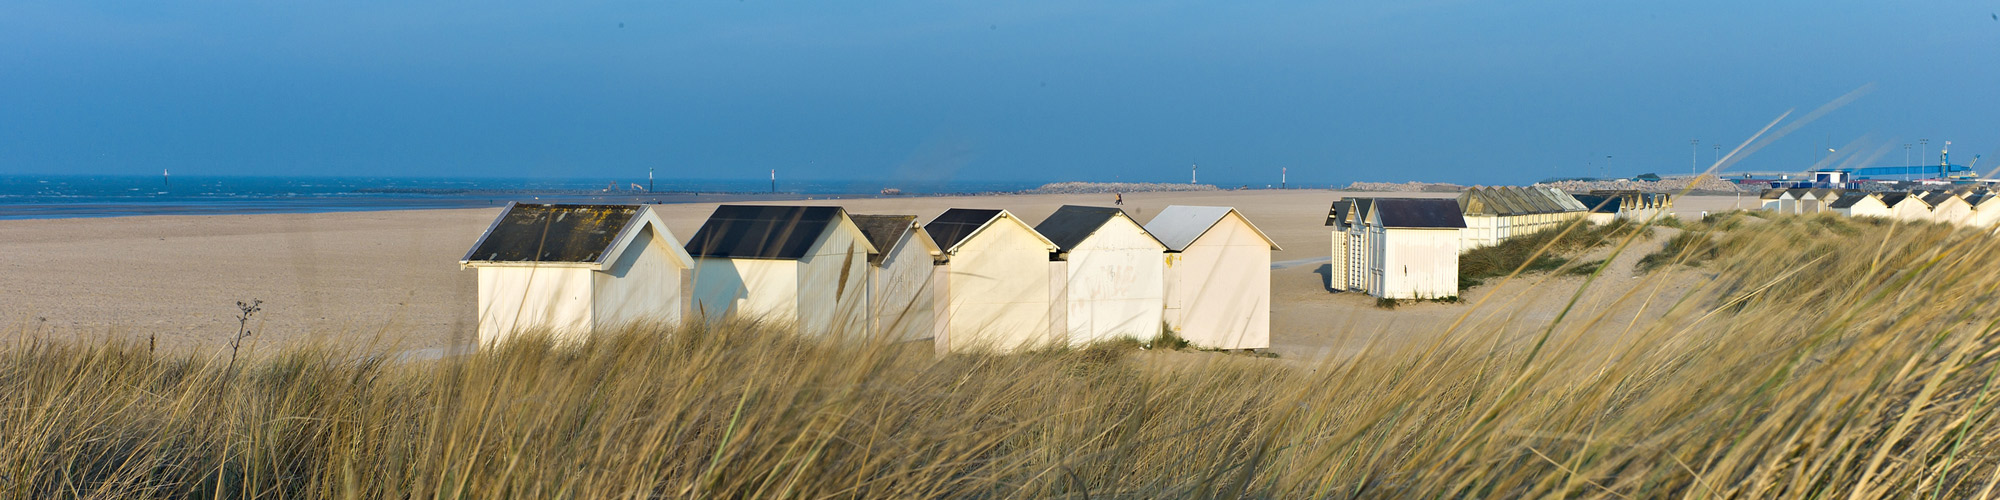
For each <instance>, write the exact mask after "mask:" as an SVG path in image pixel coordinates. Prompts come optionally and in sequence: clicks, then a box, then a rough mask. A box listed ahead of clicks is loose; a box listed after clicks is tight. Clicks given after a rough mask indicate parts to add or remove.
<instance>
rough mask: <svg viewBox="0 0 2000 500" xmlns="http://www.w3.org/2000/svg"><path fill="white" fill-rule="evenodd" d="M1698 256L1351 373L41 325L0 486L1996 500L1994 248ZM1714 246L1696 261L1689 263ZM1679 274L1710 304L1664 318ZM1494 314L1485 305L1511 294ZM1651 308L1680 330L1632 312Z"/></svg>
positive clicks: (1901, 241)
mask: <svg viewBox="0 0 2000 500" xmlns="http://www.w3.org/2000/svg"><path fill="white" fill-rule="evenodd" d="M1686 231H1687V232H1688V233H1689V234H1701V235H1705V236H1704V237H1705V238H1707V239H1703V240H1695V239H1690V240H1689V243H1702V244H1684V245H1680V246H1679V247H1678V248H1679V249H1681V250H1683V251H1682V252H1681V254H1680V255H1673V254H1671V253H1667V254H1663V255H1662V256H1660V257H1659V258H1658V259H1656V260H1658V261H1659V262H1658V263H1657V264H1655V268H1654V269H1653V270H1652V271H1650V272H1646V273H1643V274H1638V275H1636V276H1621V277H1619V278H1620V279H1618V280H1616V285H1615V286H1614V285H1612V284H1611V282H1612V280H1607V279H1603V278H1604V276H1602V275H1603V274H1609V273H1619V272H1623V273H1626V274H1627V275H1630V274H1631V270H1629V269H1628V270H1618V269H1604V268H1602V267H1604V266H1600V269H1597V270H1596V271H1595V272H1594V273H1591V274H1590V275H1589V277H1588V278H1587V280H1586V282H1585V284H1584V285H1583V288H1581V289H1575V288H1574V287H1565V288H1562V289H1561V290H1552V291H1551V292H1550V293H1560V294H1564V295H1565V296H1569V295H1570V294H1574V296H1577V297H1581V296H1584V295H1611V296H1615V297H1616V302H1618V303H1619V304H1620V305H1622V306H1627V307H1607V308H1590V307H1582V306H1579V307H1575V308H1571V309H1567V310H1565V311H1563V313H1562V314H1561V315H1559V316H1557V317H1556V318H1554V319H1553V320H1551V321H1548V322H1547V323H1546V324H1544V325H1543V326H1542V327H1541V328H1537V329H1532V330H1526V331H1523V330H1522V329H1519V328H1509V327H1505V326H1503V325H1498V324H1494V325H1488V324H1480V323H1478V322H1461V323H1460V324H1456V325H1453V326H1452V327H1451V328H1450V329H1448V330H1444V331H1437V332H1385V333H1388V334H1392V335H1395V336H1399V337H1401V338H1406V339H1414V340H1408V341H1401V342H1388V341H1382V342H1377V343H1375V344H1374V345H1371V346H1370V347H1369V348H1367V349H1366V350H1364V351H1362V352H1360V353H1359V354H1357V355H1352V356H1344V357H1340V358H1335V359H1324V360H1305V359H1291V358H1283V359H1267V358H1261V357H1251V356H1239V355H1231V354H1223V353H1208V352H1195V351H1169V350H1165V349H1154V350H1141V349H1138V348H1137V347H1133V346H1132V344H1130V343H1121V344H1107V345H1101V346H1094V347H1089V348H1081V349H1060V350H1047V351H1040V352H1032V353H1025V354H1016V355H976V354H959V355H949V356H937V355H936V354H934V353H933V352H932V351H931V350H930V349H929V348H928V347H927V346H920V345H907V344H904V345H896V344H882V343H873V342H862V341H831V340H810V339H798V338H792V337H789V336H786V335H781V334H774V333H769V332H768V331H767V329H763V328H759V327H757V326H756V325H723V326H718V327H714V328H692V329H677V328H667V327H647V326H635V327H632V328H629V329H626V330H623V331H618V332H603V333H602V334H601V335H599V336H597V337H596V338H595V339H594V340H591V341H589V342H586V343H582V344H580V345H551V344H550V343H549V342H546V341H539V340H535V339H526V340H521V341H514V342H510V343H507V344H505V345H501V346H498V347H496V348H492V349H487V350H483V351H481V352H478V353H476V354H470V355H465V356H456V357H449V358H445V359H442V360H431V361H397V360H396V358H394V357H393V356H389V355H384V354H371V353H367V352H354V351H352V350H340V349H329V348H312V347H291V348H286V349H284V350H282V351H278V352H264V353H257V352H246V353H245V354H244V356H245V358H244V359H243V360H241V361H237V362H235V363H233V364H232V363H231V362H230V360H229V354H228V353H227V352H223V353H221V354H219V355H200V356H195V355H185V354H176V355H168V354H155V353H152V352H150V351H149V350H148V349H147V346H146V345H144V344H143V343H118V342H112V343H95V342H93V343H87V344H85V343H78V342H75V341H58V340H46V339H43V338H42V336H43V335H42V334H41V333H38V331H35V330H28V331H21V332H17V333H16V334H15V335H13V336H12V340H11V341H10V342H9V343H8V344H7V345H6V346H5V347H4V348H0V495H4V496H6V497H10V498H76V497H90V498H147V497H174V498H407V497H422V498H656V497H668V498H715V497H755V498H900V497H1030V498H1178V497H1192V498H1211V497H1230V498H1238V497H1266V498H1305V497H1309V498H1328V497H1339V498H1352V497H1367V498H1409V497H1423V498H1463V497H1592V498H1638V497H1647V498H1658V497H1681V498H1776V497H1793V498H1798V497H1817V498H1834V497H1842V498H1885V497H1895V498H1981V497H1986V496H1988V495H1990V494H1992V493H1993V490H1994V485H1995V484H1996V481H2000V453H1996V451H1995V450H2000V423H1996V418H1995V417H2000V411H1995V408H1994V406H1995V402H1996V400H2000V394H1995V393H1994V381H1995V380H1996V376H2000V336H1997V335H1996V334H1995V331H1996V327H2000V309H1996V308H1995V307H1993V304H1994V300H1995V295H1996V289H2000V273H1995V272H1994V271H1993V270H1994V269H2000V254H1996V251H1997V250H2000V244H1996V243H2000V240H1996V239H1995V238H1994V237H1993V236H1991V235H1989V234H1987V233H1986V232H1983V231H1978V230H1971V229H1954V228H1952V227H1947V226H1939V225H1929V224H1907V223H1904V224H1893V223H1878V222H1870V221H1861V220H1848V219H1838V218H1831V217H1774V218H1772V219H1770V220H1761V219H1760V220H1757V221H1754V222H1744V221H1740V220H1737V219H1736V218H1731V217H1718V218H1715V219H1713V220H1711V221H1708V222H1704V223H1698V224H1697V223H1691V224H1689V225H1688V226H1687V229H1686ZM1632 234H1638V233H1637V232H1629V231H1628V232H1616V233H1607V235H1606V236H1605V237H1606V238H1607V239H1608V242H1607V243H1606V244H1608V245H1613V246H1614V248H1619V249H1623V248H1625V246H1626V245H1627V244H1629V242H1630V241H1632V240H1633V239H1634V238H1632V237H1631V235H1632ZM1690 238H1694V237H1690ZM1560 241H1565V240H1564V238H1561V237H1558V238H1555V239H1552V240H1549V241H1547V242H1545V244H1553V243H1554V242H1560ZM1704 242H1705V243H1704ZM1709 249H1714V250H1715V251H1714V252H1713V254H1712V255H1710V254H1709V253H1707V252H1708V250H1709ZM1542 250H1546V249H1542ZM1696 253H1700V256H1699V258H1701V259H1704V260H1705V261H1704V262H1703V263H1701V265H1700V266H1688V265H1684V264H1681V263H1678V261H1680V260H1685V258H1686V257H1689V256H1694V255H1695V254H1696ZM1496 279H1508V278H1506V277H1500V278H1496ZM1676 280H1678V281H1676ZM1676 282H1682V283H1684V282H1694V283H1697V285H1695V286H1694V287H1693V288H1692V289H1691V290H1690V291H1685V292H1674V293H1669V292H1668V290H1670V289H1671V288H1672V287H1669V286H1666V285H1668V284H1671V283H1676ZM1496 288H1497V287H1496ZM1484 295H1486V294H1485V293H1480V292H1474V293H1471V294H1468V296H1467V297H1466V301H1467V302H1468V303H1467V304H1465V305H1461V306H1457V307H1462V308H1465V309H1467V310H1478V309H1479V308H1485V307H1498V305H1499V304H1505V303H1506V301H1505V300H1487V299H1488V297H1485V296H1484ZM1576 302H1577V303H1581V302H1582V301H1576ZM1634 305H1637V309H1642V310H1645V311H1649V313H1647V314H1648V315H1647V316H1646V317H1647V318H1653V317H1658V318H1660V319H1658V320H1652V319H1647V320H1644V321H1638V320H1635V319H1634V318H1635V317H1634V316H1629V315H1627V316H1620V315H1616V314H1613V312H1614V311H1624V310H1630V309H1633V307H1629V306H1634ZM1661 311H1664V314H1663V315H1662V314H1661ZM1468 317H1471V316H1470V315H1468ZM1277 334H1278V335H1283V333H1282V332H1278V333H1277Z"/></svg>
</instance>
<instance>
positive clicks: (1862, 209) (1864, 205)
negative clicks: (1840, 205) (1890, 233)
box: [1841, 196, 1892, 217]
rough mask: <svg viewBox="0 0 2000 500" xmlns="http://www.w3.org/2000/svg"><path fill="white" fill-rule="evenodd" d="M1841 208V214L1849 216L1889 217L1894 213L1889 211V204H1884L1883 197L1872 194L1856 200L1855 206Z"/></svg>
mask: <svg viewBox="0 0 2000 500" xmlns="http://www.w3.org/2000/svg"><path fill="white" fill-rule="evenodd" d="M1841 210H1843V212H1842V213H1841V215H1846V216H1849V217H1889V216H1890V215H1892V213H1891V212H1890V211H1889V206H1888V205H1883V204H1882V199H1881V198H1876V197H1872V196H1871V197H1868V198H1863V199H1861V200H1860V201H1856V202H1854V205H1853V206H1850V207H1847V208H1844V209H1841Z"/></svg>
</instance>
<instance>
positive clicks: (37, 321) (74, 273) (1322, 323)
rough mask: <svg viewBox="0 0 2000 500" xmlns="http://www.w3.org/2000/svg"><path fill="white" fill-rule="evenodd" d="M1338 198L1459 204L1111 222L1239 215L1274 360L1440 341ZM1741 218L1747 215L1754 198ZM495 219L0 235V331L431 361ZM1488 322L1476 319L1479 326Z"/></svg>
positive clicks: (1432, 307) (1270, 205)
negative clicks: (1355, 231)
mask: <svg viewBox="0 0 2000 500" xmlns="http://www.w3.org/2000/svg"><path fill="white" fill-rule="evenodd" d="M1347 195H1353V196H1378V197H1430V198H1436V197H1452V196H1454V194H1453V193H1342V192H1335V191H1326V190H1289V191H1270V190H1260V191H1218V192H1190V193H1128V194H1126V195H1125V200H1126V203H1125V207H1124V208H1125V209H1126V210H1127V211H1128V212H1129V213H1131V214H1132V216H1133V218H1135V219H1138V220H1141V221H1145V220H1150V219H1151V218H1152V215H1153V214H1157V213H1158V212H1159V211H1160V209H1162V208H1165V207H1166V206H1167V205H1175V204H1179V205H1223V206H1234V207H1237V208H1238V209H1239V210H1241V211H1242V212H1243V213H1244V214H1245V215H1247V216H1249V217H1250V219H1251V220H1252V221H1253V222H1255V223H1256V224H1257V225H1258V226H1259V227H1260V228H1262V229H1263V230H1264V231H1265V232H1266V233H1268V234H1269V235H1270V236H1271V237H1272V239H1274V240H1276V241H1277V242H1278V244H1279V245H1280V246H1282V247H1284V249H1283V250H1281V251H1277V252H1274V253H1273V254H1272V256H1271V259H1272V261H1273V262H1274V263H1276V265H1274V266H1273V267H1274V268H1275V269H1273V270H1272V280H1271V286H1272V300H1273V307H1272V322H1273V325H1272V343H1273V351H1275V352H1278V353H1280V354H1281V355H1285V356H1288V357H1294V358H1298V357H1308V358H1309V357H1315V356H1318V355H1322V354H1340V353H1344V352H1352V351H1353V350H1355V349H1358V348H1359V347H1360V346H1363V345H1366V344H1367V343H1368V342H1370V341H1374V340H1382V339H1389V340H1394V339H1396V338H1398V337H1400V336H1403V335H1405V334H1411V335H1417V334H1421V333H1423V332H1433V331H1437V330H1441V329H1442V328H1444V327H1446V326H1448V325H1450V324H1451V323H1452V322H1453V321H1454V320H1456V319H1457V318H1458V317H1459V316H1460V315H1463V314H1464V313H1465V312H1466V311H1468V310H1470V308H1471V306H1470V305H1468V304H1415V305H1409V306H1405V307H1401V308H1398V309H1395V310H1382V309H1377V308H1375V307H1374V300H1373V299H1371V298H1368V297H1365V296H1361V295H1360V294H1352V293H1347V294H1336V293H1331V292H1329V291H1327V290H1326V280H1325V276H1324V273H1325V265H1326V262H1327V260H1326V259H1327V257H1328V255H1327V254H1328V251H1329V250H1328V237H1329V234H1328V232H1327V230H1326V227H1325V226H1324V222H1325V217H1326V210H1327V206H1328V205H1329V204H1330V203H1331V202H1332V201H1333V200H1335V199H1337V198H1339V197H1341V196H1347ZM1110 202H1111V197H1110V195H1099V194H1087V195H1002V196H968V197H912V198H879V199H862V200H830V201H828V200H811V201H791V202H778V203H787V204H794V203H796V204H835V205H841V206H845V207H847V208H848V210H849V211H850V212H853V213H861V214H909V215H917V216H919V217H920V218H921V219H922V220H928V219H930V218H931V217H934V216H936V215H937V214H939V213H941V212H943V211H944V210H946V209H949V208H953V207H963V208H1004V209H1007V210H1009V211H1012V212H1013V213H1015V214H1016V215H1018V216H1020V217H1022V218H1023V219H1025V220H1028V221H1037V222H1038V221H1040V220H1041V219H1043V218H1044V217H1047V216H1048V215H1049V214H1050V213H1052V212H1054V211H1055V209H1056V208H1057V207H1059V206H1061V205H1064V204H1079V205H1103V206H1108V205H1110ZM1738 203H1739V202H1738V200H1736V199H1734V198H1733V197H1727V196H1720V197H1689V198H1686V199H1682V200H1679V201H1677V202H1676V206H1675V210H1676V212H1678V213H1681V214H1682V215H1683V216H1684V217H1690V218H1691V217H1696V216H1698V214H1699V213H1700V212H1701V211H1722V210H1728V209H1729V208H1730V207H1731V206H1732V205H1737V204H1738ZM1740 203H1749V204H1752V205H1754V203H1755V200H1754V199H1752V200H1750V201H1748V202H1740ZM714 206H715V205H714V204H712V203H689V204H675V205H661V206H659V207H657V210H658V212H659V213H660V215H661V216H662V217H663V218H664V219H665V220H666V222H667V224H668V226H669V228H670V229H672V230H673V232H674V233H675V234H676V235H677V236H680V237H682V238H685V237H687V236H689V235H692V234H693V233H694V231H695V229H697V228H698V227H700V225H701V222H702V220H703V219H705V218H706V217H707V216H708V214H709V212H710V211H712V210H713V209H714ZM1737 206H1740V205H1737ZM498 213H499V209H497V208H485V209H456V210H409V211H383V212H347V213H316V214H260V215H207V216H138V217H112V218H93V219H42V220H7V221H0V296H4V297H6V299H5V300H4V302H0V332H6V333H9V334H11V335H23V334H39V335H55V336H66V337H86V338H88V337H95V336H104V335H110V336H121V337H128V338H138V339H146V338H148V337H154V338H157V340H158V342H159V343H160V345H161V346H162V347H163V348H170V349H198V350H201V349H219V348H222V346H224V345H225V344H226V343H227V341H228V338H229V337H230V336H231V334H233V333H234V332H235V331H236V328H237V321H236V319H235V317H234V315H235V314H236V312H237V310H236V306H235V303H236V302H237V301H239V300H244V301H247V300H251V299H260V300H263V301H264V310H263V312H261V313H259V314H258V315H257V316H256V319H255V320H254V321H253V323H252V325H253V327H254V330H255V331H256V332H257V334H256V335H255V336H254V337H252V340H253V341H255V343H256V344H258V345H262V346H274V345H284V344H295V343H307V342H328V343H333V344H338V345H372V346H377V347H383V348H392V349H433V350H435V349H442V348H448V347H451V346H455V345H463V344H466V343H469V342H470V341H471V339H472V338H473V333H472V332H473V331H474V321H475V320H474V317H473V308H474V299H475V297H476V292H475V290H474V273H473V272H472V271H468V270H460V269H459V268H458V259H459V258H460V257H462V256H463V255H464V253H465V252H466V250H467V248H469V247H470V246H471V245H472V243H473V242H474V240H476V239H477V238H478V236H479V234H480V232H482V231H484V230H485V229H486V227H487V226H488V224H489V223H490V222H491V221H492V219H493V218H494V217H495V216H496V215H497V214H498ZM1654 239H1655V240H1659V239H1661V238H1658V237H1657V236H1656V237H1655V238H1654ZM1648 251H1649V250H1648ZM1640 254H1643V253H1635V254H1632V257H1634V258H1636V255H1640ZM1618 278H1620V279H1630V278H1629V277H1618ZM1538 279H1541V278H1538ZM1534 281H1536V280H1522V281H1518V282H1515V283H1509V284H1507V285H1499V286H1487V287H1480V288H1476V289H1473V290H1470V291H1468V292H1467V293H1466V298H1467V299H1478V298H1480V297H1483V296H1485V295H1486V294H1489V293H1490V294H1492V295H1494V296H1495V297H1501V298H1504V299H1505V300H1516V299H1520V300H1524V301H1525V302H1523V303H1521V304H1517V305H1513V306H1510V307H1508V311H1509V312H1508V315H1509V316H1511V319H1510V318H1501V319H1502V320H1506V321H1533V320H1536V318H1542V320H1545V319H1546V317H1548V316H1550V315H1551V314H1552V313H1551V312H1552V311H1554V310H1558V309H1559V308H1560V307H1561V305H1562V303H1563V302H1565V301H1566V300H1567V299H1568V297H1569V295H1570V294H1569V293H1567V292H1566V291H1565V290H1574V285H1575V284H1576V283H1577V282H1579V279H1578V278H1547V279H1546V282H1543V283H1535V282H1534ZM1593 300H1595V299H1593ZM1496 304H1497V303H1496ZM1490 305H1491V304H1490ZM1490 305H1489V306H1490ZM1485 309H1492V308H1491V307H1488V308H1485ZM1485 309H1482V310H1481V313H1480V314H1491V312H1490V311H1486V310H1485ZM1475 316H1479V315H1475Z"/></svg>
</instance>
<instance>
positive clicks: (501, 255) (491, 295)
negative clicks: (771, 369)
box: [458, 203, 694, 345]
mask: <svg viewBox="0 0 2000 500" xmlns="http://www.w3.org/2000/svg"><path fill="white" fill-rule="evenodd" d="M458 265H459V268H460V269H476V270H478V272H479V278H478V279H479V307H478V311H479V343H480V344H481V345H491V344H494V343H497V342H500V341H502V340H505V339H507V338H508V337H511V336H513V335H514V334H515V333H517V332H525V331H533V330H545V331H547V332H548V333H549V334H551V335H553V336H555V338H558V339H563V340H582V339H584V338H586V337H588V336H589V335H590V333H591V332H593V331H596V330H603V329H607V328H615V327H618V326H620V325H625V324H633V323H642V322H656V323H663V324H674V323H679V322H680V321H681V316H682V311H683V310H685V308H686V304H685V300H686V297H687V293H686V290H685V288H686V286H687V282H686V278H687V276H688V275H689V274H688V270H689V269H691V268H693V267H694V261H693V259H690V258H689V257H688V254H687V252H686V251H685V250H682V249H681V243H680V241H679V240H676V239H675V238H674V235H673V233H672V232H671V231H668V230H667V226H666V224H664V223H662V222H660V217H659V216H658V215H655V214H654V213H653V211H652V210H651V209H649V208H647V207H645V206H643V205H541V204H535V205H528V204H518V203H509V204H507V207H506V208H505V209H504V210H502V211H501V212H500V217H498V218H496V219H494V220H493V225H492V226H490V227H488V228H487V229H486V233H485V234H483V235H480V236H479V241H478V242H477V243H474V244H473V245H472V249H471V250H470V251H467V252H466V253H465V257H464V258H462V259H459V261H458Z"/></svg>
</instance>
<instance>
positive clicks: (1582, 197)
mask: <svg viewBox="0 0 2000 500" xmlns="http://www.w3.org/2000/svg"><path fill="white" fill-rule="evenodd" d="M1573 196H1575V197H1576V201H1578V202H1580V203H1583V205H1584V206H1586V207H1590V211H1591V212H1595V213H1600V214H1615V213H1618V207H1619V205H1620V202H1623V201H1625V199H1624V198H1622V197H1617V196H1599V195H1594V194H1579V195H1573Z"/></svg>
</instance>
